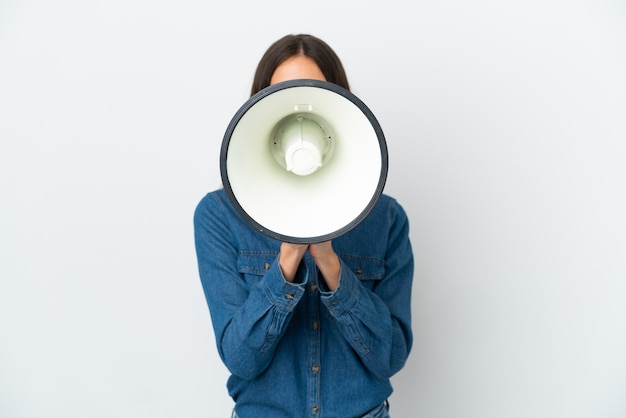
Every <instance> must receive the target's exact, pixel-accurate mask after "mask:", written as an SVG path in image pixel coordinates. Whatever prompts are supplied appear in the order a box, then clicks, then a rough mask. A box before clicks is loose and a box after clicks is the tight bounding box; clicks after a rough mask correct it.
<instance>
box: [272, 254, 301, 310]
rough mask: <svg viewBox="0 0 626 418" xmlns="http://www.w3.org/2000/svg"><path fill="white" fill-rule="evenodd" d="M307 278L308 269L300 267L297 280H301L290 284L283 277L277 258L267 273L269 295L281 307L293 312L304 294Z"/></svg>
mask: <svg viewBox="0 0 626 418" xmlns="http://www.w3.org/2000/svg"><path fill="white" fill-rule="evenodd" d="M301 270H302V271H301ZM307 276H308V275H307V272H306V269H304V268H302V267H300V268H298V274H297V278H298V279H301V280H300V281H299V282H298V283H290V282H288V281H287V280H285V277H284V276H283V272H282V270H281V269H280V265H279V264H278V257H277V258H276V260H275V261H274V262H273V263H272V266H271V267H270V269H269V271H268V272H267V273H266V281H265V283H266V286H267V290H268V293H269V295H270V297H271V298H272V300H273V301H274V303H277V304H279V305H281V306H282V307H284V308H285V309H287V310H288V311H291V310H293V309H294V308H295V306H296V305H297V304H298V302H299V301H300V298H301V297H302V295H303V294H304V287H305V285H306V283H307V281H308V277H307Z"/></svg>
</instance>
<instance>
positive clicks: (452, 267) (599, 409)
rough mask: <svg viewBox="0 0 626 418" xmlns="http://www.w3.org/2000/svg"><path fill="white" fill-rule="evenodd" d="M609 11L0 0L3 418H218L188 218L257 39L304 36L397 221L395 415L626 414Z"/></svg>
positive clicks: (619, 91) (615, 67)
mask: <svg viewBox="0 0 626 418" xmlns="http://www.w3.org/2000/svg"><path fill="white" fill-rule="evenodd" d="M625 28H626V4H625V3H624V2H622V1H620V0H614V1H608V0H581V1H577V2H572V1H565V0H562V1H560V0H541V1H539V0H527V1H496V0H486V1H477V0H476V1H462V0H457V1H455V0H443V1H434V0H433V1H417V2H405V1H399V0H390V1H386V2H382V3H381V2H371V1H355V0H349V1H345V2H339V1H328V0H321V1H318V2H314V3H303V2H295V3H294V2H291V1H284V0H281V1H277V0H270V1H264V2H253V1H249V2H240V1H231V2H209V1H197V0H177V1H173V0H157V1H147V0H123V1H122V0H110V1H106V2H105V1H101V2H97V1H91V2H86V1H79V0H60V1H55V2H50V1H43V0H42V1H36V0H19V1H18V0H0V199H1V205H0V417H2V418H44V417H46V418H47V417H63V418H85V417H89V418H104V417H106V418H110V417H116V418H144V417H145V418H182V417H184V418H201V417H202V418H207V417H210V418H219V417H227V416H229V413H230V410H231V408H232V401H231V400H230V399H229V397H228V395H227V393H226V388H225V381H226V378H227V372H226V370H225V368H224V367H223V366H222V364H221V362H220V360H219V357H218V356H217V354H216V350H215V343H214V338H213V333H212V328H211V323H210V317H209V313H208V308H207V307H206V304H205V301H204V297H203V295H202V289H201V286H200V281H199V278H198V274H197V270H196V261H195V253H194V248H193V230H192V214H193V210H194V208H195V205H196V203H197V202H198V201H199V200H200V198H201V197H202V196H203V195H204V194H205V193H206V192H208V191H210V190H212V189H214V188H217V187H219V185H220V179H219V168H218V162H219V147H220V144H221V140H222V136H223V134H224V131H225V129H226V126H227V124H228V122H229V121H230V118H231V117H232V116H233V115H234V113H235V111H236V110H237V109H238V108H239V106H240V105H242V104H243V102H244V101H245V100H246V99H247V98H248V92H249V88H250V83H251V80H252V75H253V71H254V68H255V66H256V63H257V61H258V59H259V58H260V56H261V54H262V53H263V51H264V50H265V49H266V48H267V46H269V44H270V43H271V42H273V41H274V40H276V39H277V38H278V37H280V36H282V35H284V34H287V33H298V32H308V33H313V34H315V35H318V36H320V37H322V38H323V39H325V40H326V41H328V42H329V43H330V45H331V46H333V47H334V48H335V50H336V51H337V52H338V53H339V55H340V57H341V58H342V59H343V61H344V64H345V66H346V69H347V71H348V75H349V77H350V81H351V84H352V88H353V92H354V93H355V94H356V95H357V96H359V97H360V98H361V99H362V100H363V101H364V102H365V103H366V104H368V106H369V107H370V108H371V110H372V111H373V112H374V113H375V114H376V116H377V118H378V119H379V122H380V123H381V125H382V127H383V130H384V131H385V135H386V137H387V141H388V146H389V152H390V171H389V177H388V182H387V187H386V192H387V193H389V194H391V195H393V196H395V197H396V198H398V200H399V201H400V202H401V203H402V204H403V206H404V207H405V209H406V210H407V212H408V214H409V217H410V220H411V228H412V232H411V238H412V241H413V245H414V249H415V257H416V275H415V285H414V303H413V318H414V332H415V345H414V350H413V352H412V354H411V357H410V360H409V363H408V364H407V366H406V368H405V369H404V370H402V371H401V372H400V373H399V374H398V375H396V376H395V377H394V386H395V389H396V390H395V393H394V394H393V396H392V398H391V408H392V409H391V411H392V416H393V417H394V418H414V417H416V418H528V417H532V418H561V417H567V418H623V417H624V416H626V356H625V355H624V353H626V221H625V215H624V214H626V82H625V74H626V42H625V40H626V29H625ZM277 390H280V388H277ZM260 418H265V417H260ZM296 418H298V417H296Z"/></svg>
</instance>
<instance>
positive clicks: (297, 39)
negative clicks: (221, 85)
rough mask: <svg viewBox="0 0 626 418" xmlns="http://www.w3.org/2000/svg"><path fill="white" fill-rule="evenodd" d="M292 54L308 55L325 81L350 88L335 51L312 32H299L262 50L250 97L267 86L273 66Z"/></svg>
mask: <svg viewBox="0 0 626 418" xmlns="http://www.w3.org/2000/svg"><path fill="white" fill-rule="evenodd" d="M294 55H304V56H306V57H309V58H311V59H312V60H313V61H315V63H316V64H317V66H318V67H319V68H320V70H321V71H322V74H324V77H325V78H326V81H329V82H331V83H334V84H337V85H338V86H340V87H343V88H344V89H346V90H350V85H349V84H348V77H347V76H346V72H345V70H344V68H343V65H342V64H341V60H340V59H339V57H338V56H337V54H336V53H335V51H333V49H332V48H331V47H330V46H328V44H327V43H326V42H324V41H322V40H321V39H319V38H317V37H315V36H313V35H307V34H299V35H287V36H284V37H282V38H280V39H279V40H277V41H276V42H274V43H273V44H272V45H270V47H269V48H268V49H267V51H265V54H263V57H261V60H260V61H259V65H258V66H257V68H256V72H255V74H254V80H253V82H252V89H251V93H250V95H251V96H253V95H254V94H256V93H258V92H259V91H260V90H262V89H264V88H265V87H267V86H269V85H270V80H271V79H272V74H274V71H275V70H276V67H278V66H279V65H280V64H282V63H283V62H284V61H285V60H286V59H287V58H290V57H293V56H294Z"/></svg>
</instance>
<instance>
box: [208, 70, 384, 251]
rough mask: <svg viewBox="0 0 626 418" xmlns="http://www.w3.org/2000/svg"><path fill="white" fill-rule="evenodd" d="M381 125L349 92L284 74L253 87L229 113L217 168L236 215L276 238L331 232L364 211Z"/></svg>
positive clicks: (307, 239)
mask: <svg viewBox="0 0 626 418" xmlns="http://www.w3.org/2000/svg"><path fill="white" fill-rule="evenodd" d="M387 170H388V155H387V144H386V142H385V137H384V135H383V131H382V129H381V127H380V125H379V124H378V121H377V120H376V118H375V117H374V115H373V113H372V112H371V111H370V110H369V108H368V107H367V106H366V105H365V104H364V103H363V102H362V101H361V100H360V99H359V98H358V97H356V96H355V95H354V94H352V93H351V92H349V91H348V90H346V89H344V88H342V87H339V86H338V85H336V84H333V83H329V82H326V81H319V80H308V79H301V80H289V81H284V82H281V83H277V84H273V85H271V86H269V87H266V88H265V89H263V90H261V91H259V92H258V93H257V94H255V95H253V96H252V97H251V98H250V99H249V100H248V101H246V102H245V103H244V105H243V106H242V107H241V108H240V109H239V111H238V112H237V113H236V114H235V116H234V117H233V118H232V120H231V122H230V124H229V125H228V128H227V129H226V133H225V135H224V140H223V142H222V148H221V153H220V173H221V176H222V182H223V185H224V190H225V191H226V194H227V195H228V198H229V199H230V201H231V203H232V204H233V206H234V207H235V209H236V210H237V212H238V213H239V215H240V216H241V217H242V218H243V219H244V220H245V221H246V222H247V223H248V224H249V225H251V226H252V227H253V228H254V229H256V230H258V231H259V232H261V233H263V234H265V235H267V236H269V237H271V238H274V239H277V240H280V241H284V242H291V243H299V244H312V243H317V242H322V241H328V240H332V239H335V238H337V237H339V236H341V235H343V234H345V233H346V232H348V231H350V230H351V229H353V228H354V227H356V226H357V225H358V224H359V223H361V221H362V220H363V219H365V217H366V216H367V215H368V214H369V213H370V211H371V210H372V208H373V207H374V205H376V202H377V201H378V199H379V198H380V195H381V194H382V191H383V188H384V186H385V181H386V179H387Z"/></svg>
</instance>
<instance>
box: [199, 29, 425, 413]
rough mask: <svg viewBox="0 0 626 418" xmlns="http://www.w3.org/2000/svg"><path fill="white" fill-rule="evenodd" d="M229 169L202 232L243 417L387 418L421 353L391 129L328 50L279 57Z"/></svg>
mask: <svg viewBox="0 0 626 418" xmlns="http://www.w3.org/2000/svg"><path fill="white" fill-rule="evenodd" d="M220 165H221V172H222V180H223V182H224V187H223V188H220V189H219V190H216V191H213V192H211V193H208V194H207V195H206V196H205V197H204V198H203V199H202V200H201V201H200V203H199V204H198V206H197V208H196V212H195V215H194V228H195V242H196V253H197V258H198V267H199V272H200V278H201V281H202V285H203V289H204V293H205V296H206V299H207V303H208V306H209V310H210V313H211V319H212V323H213V327H214V331H215V338H216V342H217V348H218V352H219V354H220V357H221V359H222V361H223V362H224V364H225V365H226V367H227V368H228V370H229V371H230V373H231V376H230V378H229V379H228V382H227V387H228V391H229V394H230V396H231V397H232V399H233V400H234V402H235V408H234V410H233V415H232V416H233V417H240V418H282V417H285V418H292V417H298V418H300V417H307V416H310V417H320V418H327V417H328V418H330V417H335V418H347V417H367V418H384V417H389V404H388V402H387V399H388V397H389V396H390V395H391V393H392V390H393V389H392V386H391V383H390V378H391V376H393V375H394V374H395V373H397V372H398V371H399V370H400V369H401V368H402V367H403V366H404V364H405V362H406V360H407V358H408V355H409V352H410V350H411V345H412V340H413V334H412V331H411V286H412V280H413V253H412V249H411V244H410V241H409V222H408V219H407V216H406V213H405V211H404V210H403V208H402V207H401V205H400V204H399V203H398V202H397V201H396V200H395V199H393V198H392V197H390V196H387V195H385V194H383V193H382V189H383V186H384V183H385V178H386V173H387V149H386V145H385V142H384V136H383V135H382V130H381V129H380V126H379V125H378V123H377V122H376V119H375V118H374V116H373V115H372V114H371V112H370V111H369V109H368V108H367V107H366V106H365V105H364V104H363V103H362V102H361V101H360V100H359V99H358V98H356V97H355V96H354V95H353V94H352V93H350V89H349V84H348V80H347V77H346V74H345V71H344V68H343V65H342V63H341V61H340V59H339V58H338V56H337V55H336V53H335V52H334V51H333V50H332V49H331V48H330V47H329V46H328V45H327V44H326V43H325V42H324V41H322V40H321V39H319V38H317V37H314V36H311V35H288V36H285V37H283V38H281V39H279V40H278V41H276V42H275V43H273V44H272V45H271V46H270V47H269V49H268V50H267V51H266V52H265V54H264V55H263V57H262V58H261V60H260V62H259V64H258V67H257V70H256V73H255V77H254V82H253V85H252V94H251V98H250V100H249V101H248V102H246V104H244V106H242V108H241V109H240V111H239V112H238V113H237V114H236V115H235V117H234V118H233V120H232V122H231V124H230V126H229V127H228V129H227V132H226V135H225V137H224V142H223V144H222V154H221V157H220Z"/></svg>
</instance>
